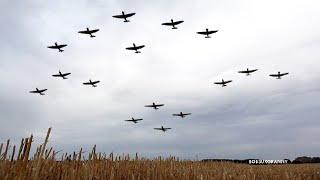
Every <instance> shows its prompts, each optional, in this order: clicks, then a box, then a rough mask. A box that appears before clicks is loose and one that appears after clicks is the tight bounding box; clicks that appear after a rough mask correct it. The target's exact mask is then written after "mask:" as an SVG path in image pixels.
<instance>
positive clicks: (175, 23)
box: [172, 21, 184, 25]
mask: <svg viewBox="0 0 320 180" xmlns="http://www.w3.org/2000/svg"><path fill="white" fill-rule="evenodd" d="M183 22H184V21H176V22H173V23H172V24H173V25H178V24H181V23H183Z"/></svg>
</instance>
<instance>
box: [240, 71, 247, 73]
mask: <svg viewBox="0 0 320 180" xmlns="http://www.w3.org/2000/svg"><path fill="white" fill-rule="evenodd" d="M238 73H248V71H238Z"/></svg>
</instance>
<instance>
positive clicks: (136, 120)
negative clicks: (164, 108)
mask: <svg viewBox="0 0 320 180" xmlns="http://www.w3.org/2000/svg"><path fill="white" fill-rule="evenodd" d="M135 120H136V121H142V120H143V119H135Z"/></svg>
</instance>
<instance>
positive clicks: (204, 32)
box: [197, 31, 208, 35]
mask: <svg viewBox="0 0 320 180" xmlns="http://www.w3.org/2000/svg"><path fill="white" fill-rule="evenodd" d="M197 33H198V34H203V35H207V34H208V33H207V32H206V31H201V32H197Z"/></svg>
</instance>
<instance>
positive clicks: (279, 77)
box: [269, 72, 289, 79]
mask: <svg viewBox="0 0 320 180" xmlns="http://www.w3.org/2000/svg"><path fill="white" fill-rule="evenodd" d="M288 74H289V73H280V72H278V74H270V75H269V76H271V77H277V79H281V77H282V76H285V75H288Z"/></svg>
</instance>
